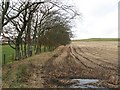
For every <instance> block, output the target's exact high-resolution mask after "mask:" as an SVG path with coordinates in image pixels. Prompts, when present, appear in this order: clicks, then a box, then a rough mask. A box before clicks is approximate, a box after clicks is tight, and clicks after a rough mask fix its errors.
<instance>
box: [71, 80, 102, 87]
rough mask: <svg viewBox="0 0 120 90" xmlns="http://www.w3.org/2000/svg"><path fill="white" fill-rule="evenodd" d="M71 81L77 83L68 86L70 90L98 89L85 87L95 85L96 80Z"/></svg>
mask: <svg viewBox="0 0 120 90" xmlns="http://www.w3.org/2000/svg"><path fill="white" fill-rule="evenodd" d="M72 80H73V81H77V83H75V84H73V85H71V86H70V88H99V87H97V86H94V85H87V84H89V83H96V82H98V81H99V80H98V79H72ZM100 88H101V87H100Z"/></svg>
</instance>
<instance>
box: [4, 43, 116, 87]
mask: <svg viewBox="0 0 120 90" xmlns="http://www.w3.org/2000/svg"><path fill="white" fill-rule="evenodd" d="M20 63H21V65H23V64H25V65H27V69H29V70H28V73H29V74H26V75H27V76H26V77H25V82H24V85H23V86H25V87H30V88H31V87H34V88H43V87H47V88H54V87H64V86H66V85H71V84H73V83H75V82H72V81H71V80H70V79H77V78H78V79H85V78H86V79H99V80H100V81H99V82H97V83H91V84H93V85H96V86H98V87H106V88H117V87H118V43H117V41H116V42H115V41H107V42H104V41H99V42H97V41H95V42H72V43H71V44H70V45H66V46H60V47H58V48H57V49H56V50H55V51H53V52H48V53H43V54H41V55H37V56H34V57H32V58H30V60H26V61H21V62H20ZM20 63H18V62H16V64H15V63H14V64H10V65H6V66H4V67H3V76H5V75H6V73H7V72H8V71H11V70H13V69H15V67H17V66H19V65H20ZM8 68H9V69H10V70H9V69H8ZM14 71H15V70H14ZM15 75H16V74H15ZM6 77H7V76H6ZM11 79H13V80H12V82H15V79H14V78H11ZM12 82H11V80H7V79H5V80H3V87H10V86H11V84H12V85H13V84H14V83H12ZM10 83H11V84H10ZM13 86H14V85H13ZM11 87H12V86H11Z"/></svg>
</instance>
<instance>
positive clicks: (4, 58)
mask: <svg viewBox="0 0 120 90" xmlns="http://www.w3.org/2000/svg"><path fill="white" fill-rule="evenodd" d="M5 59H6V55H5V54H4V58H3V60H4V64H5Z"/></svg>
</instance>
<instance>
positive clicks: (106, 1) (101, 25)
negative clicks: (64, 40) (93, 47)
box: [68, 0, 120, 39]
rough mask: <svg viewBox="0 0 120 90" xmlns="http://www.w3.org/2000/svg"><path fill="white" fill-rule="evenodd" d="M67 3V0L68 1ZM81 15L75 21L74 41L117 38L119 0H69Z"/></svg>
mask: <svg viewBox="0 0 120 90" xmlns="http://www.w3.org/2000/svg"><path fill="white" fill-rule="evenodd" d="M68 1H69V0H68ZM71 1H72V3H74V5H75V6H76V7H77V9H78V10H79V12H81V13H82V20H80V19H77V20H75V27H74V28H73V29H72V30H73V31H74V35H75V37H74V39H85V38H117V37H118V2H119V1H120V0H71Z"/></svg>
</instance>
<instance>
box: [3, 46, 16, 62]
mask: <svg viewBox="0 0 120 90" xmlns="http://www.w3.org/2000/svg"><path fill="white" fill-rule="evenodd" d="M4 55H5V63H8V62H12V60H13V59H14V55H15V51H14V49H12V48H11V47H10V46H9V45H2V64H4Z"/></svg>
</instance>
